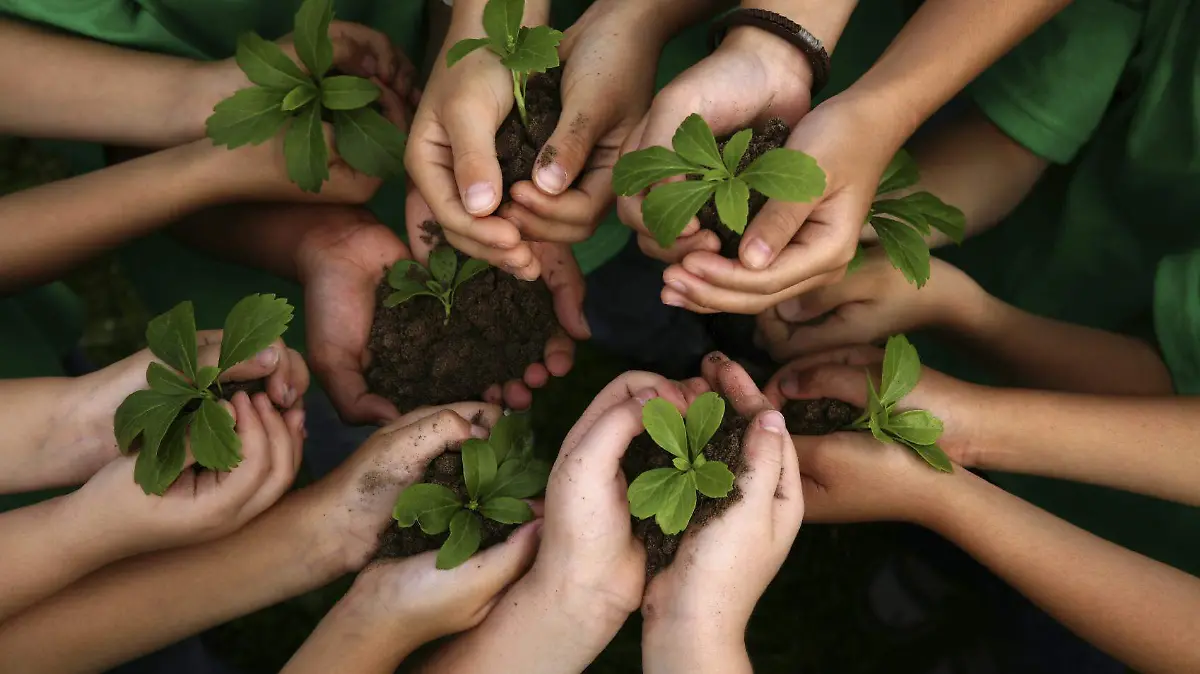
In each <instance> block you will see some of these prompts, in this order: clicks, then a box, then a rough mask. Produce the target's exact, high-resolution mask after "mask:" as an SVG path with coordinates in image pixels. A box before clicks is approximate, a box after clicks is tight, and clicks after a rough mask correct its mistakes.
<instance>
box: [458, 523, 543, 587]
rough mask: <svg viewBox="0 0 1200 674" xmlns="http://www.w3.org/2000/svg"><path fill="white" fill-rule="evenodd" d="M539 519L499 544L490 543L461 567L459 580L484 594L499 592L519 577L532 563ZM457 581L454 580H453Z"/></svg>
mask: <svg viewBox="0 0 1200 674" xmlns="http://www.w3.org/2000/svg"><path fill="white" fill-rule="evenodd" d="M541 527H542V520H541V519H536V520H533V521H531V522H526V523H525V524H522V525H521V526H520V527H518V528H517V530H516V531H514V532H513V533H512V535H510V536H509V537H508V540H506V541H504V542H503V543H501V544H500V545H493V546H492V547H490V548H488V549H487V550H484V551H482V552H480V553H478V554H476V555H475V556H473V557H471V559H470V560H469V561H468V562H467V563H466V564H463V565H462V566H459V567H458V568H457V569H456V571H458V570H459V569H461V570H462V571H461V575H464V576H467V577H466V578H463V579H462V582H463V583H465V584H468V586H469V587H470V592H471V594H473V595H475V596H480V597H486V596H491V595H495V594H498V593H499V592H501V591H502V590H503V589H504V588H506V587H508V586H509V585H511V584H512V583H513V581H515V580H517V579H518V578H520V577H521V576H522V575H524V574H525V572H526V571H528V570H529V567H530V566H532V565H533V558H534V556H535V555H536V554H537V547H538V530H539V529H541ZM456 584H457V583H456Z"/></svg>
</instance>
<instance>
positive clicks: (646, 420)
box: [626, 393, 734, 534]
mask: <svg viewBox="0 0 1200 674" xmlns="http://www.w3.org/2000/svg"><path fill="white" fill-rule="evenodd" d="M724 418H725V401H724V400H722V399H721V396H719V395H717V394H716V393H705V394H704V395H702V396H700V397H699V398H697V399H696V401H695V402H693V403H692V406H691V407H689V408H688V412H687V422H686V424H685V422H684V419H683V417H682V416H680V415H679V410H677V409H675V406H674V405H672V404H671V403H669V402H667V401H665V400H663V399H661V398H655V399H653V400H651V401H650V402H648V403H646V406H645V407H643V408H642V423H643V424H644V425H645V427H646V432H647V433H649V434H650V437H651V439H653V440H654V442H655V443H656V444H657V445H658V446H659V447H662V448H663V449H665V450H667V452H668V453H669V454H671V455H672V456H674V457H675V458H674V459H673V460H672V465H673V466H674V467H673V468H654V469H652V470H648V471H646V472H644V473H642V474H641V475H639V476H637V478H635V479H634V481H633V483H632V484H630V485H629V491H628V493H627V494H626V495H627V496H628V498H629V511H630V513H632V514H633V516H634V517H636V518H638V519H646V518H647V517H650V516H654V521H655V522H657V523H658V527H659V528H660V529H662V531H663V533H665V534H677V533H679V532H681V531H683V530H684V529H686V528H687V525H688V522H690V521H691V519H692V513H693V512H694V511H695V510H696V492H697V491H698V492H700V493H701V494H704V495H705V496H707V497H709V498H725V497H726V496H728V495H729V491H730V490H731V489H733V479H734V478H733V473H732V472H730V470H729V467H728V466H726V465H725V464H724V463H722V462H720V461H709V460H707V459H706V458H705V457H704V447H705V446H706V445H707V444H708V441H709V440H711V439H712V436H713V435H714V434H715V433H716V432H717V429H718V428H720V427H721V421H722V419H724Z"/></svg>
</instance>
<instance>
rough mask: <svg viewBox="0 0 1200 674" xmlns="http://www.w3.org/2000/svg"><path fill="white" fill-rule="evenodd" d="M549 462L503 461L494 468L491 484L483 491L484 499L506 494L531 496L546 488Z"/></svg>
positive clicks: (548, 477) (510, 495) (517, 496)
mask: <svg viewBox="0 0 1200 674" xmlns="http://www.w3.org/2000/svg"><path fill="white" fill-rule="evenodd" d="M549 479H550V464H549V463H546V462H545V461H538V460H533V461H514V460H513V459H509V460H508V461H505V462H504V463H503V464H501V465H500V467H499V468H498V469H497V470H496V479H495V480H493V481H492V486H491V487H489V488H488V489H487V490H485V491H484V496H483V498H484V500H487V499H491V498H499V497H501V496H508V497H511V498H532V497H534V496H537V495H538V494H540V493H542V492H543V491H545V490H546V482H548V481H549Z"/></svg>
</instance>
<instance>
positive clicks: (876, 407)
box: [866, 371, 883, 414]
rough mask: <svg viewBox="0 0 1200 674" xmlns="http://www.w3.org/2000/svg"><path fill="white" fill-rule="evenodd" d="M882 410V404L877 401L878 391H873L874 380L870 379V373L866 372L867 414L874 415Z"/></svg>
mask: <svg viewBox="0 0 1200 674" xmlns="http://www.w3.org/2000/svg"><path fill="white" fill-rule="evenodd" d="M882 409H883V403H882V402H881V401H880V400H879V391H878V390H876V389H875V380H874V379H872V378H871V373H870V371H868V372H867V409H866V413H867V414H875V413H876V412H879V411H881V410H882Z"/></svg>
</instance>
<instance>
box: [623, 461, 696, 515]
mask: <svg viewBox="0 0 1200 674" xmlns="http://www.w3.org/2000/svg"><path fill="white" fill-rule="evenodd" d="M676 476H682V473H680V472H679V471H677V470H675V469H674V468H655V469H653V470H648V471H646V472H644V473H642V474H641V475H638V476H637V477H636V478H634V480H633V482H632V483H631V484H630V485H629V489H628V490H626V492H625V496H626V497H627V498H628V499H629V513H630V514H631V515H633V516H634V517H636V518H638V519H639V520H644V519H646V518H647V517H650V516H651V515H654V514H655V513H657V512H658V511H659V510H660V509H661V508H663V506H664V505H666V502H667V497H668V496H670V489H668V488H667V486H668V485H670V484H673V483H672V480H673V479H674V478H675V477H676Z"/></svg>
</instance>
